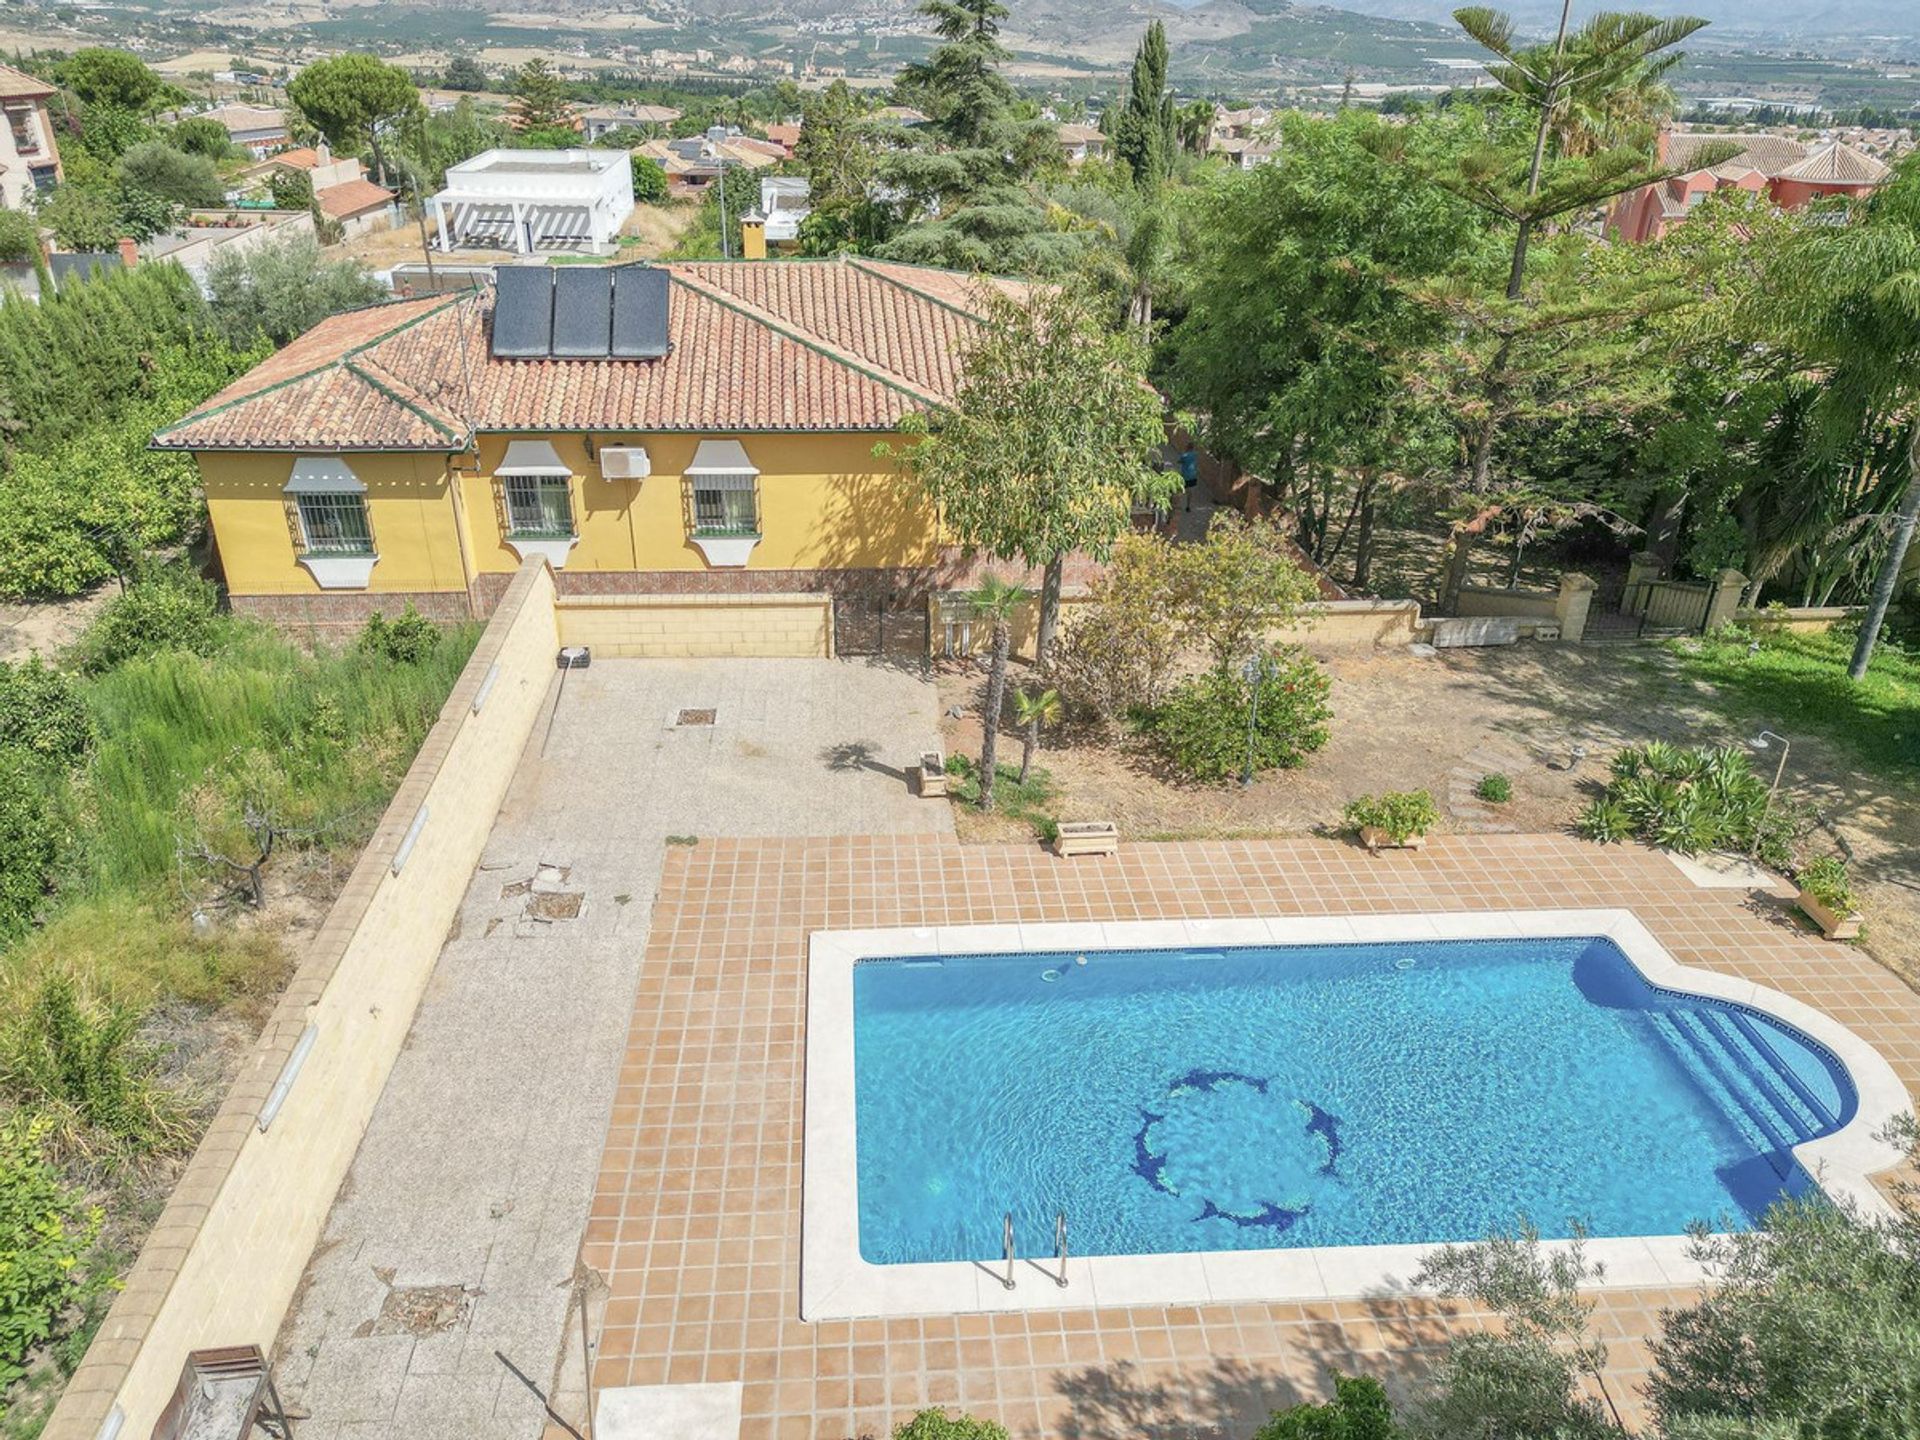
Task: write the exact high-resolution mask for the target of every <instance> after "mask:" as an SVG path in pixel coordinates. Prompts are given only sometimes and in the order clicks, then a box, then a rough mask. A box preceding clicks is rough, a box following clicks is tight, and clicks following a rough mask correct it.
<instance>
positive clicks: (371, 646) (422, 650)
mask: <svg viewBox="0 0 1920 1440" xmlns="http://www.w3.org/2000/svg"><path fill="white" fill-rule="evenodd" d="M358 643H359V648H360V649H361V650H362V651H364V652H366V653H367V654H369V655H382V656H385V657H386V658H387V659H389V660H392V661H394V662H396V663H398V664H401V665H418V664H419V663H420V662H421V661H422V660H425V659H426V658H427V657H428V656H430V655H432V654H433V650H434V647H435V646H436V645H438V644H439V643H440V627H439V626H437V625H435V624H434V623H433V622H432V621H431V620H429V619H427V617H426V616H424V615H422V614H421V613H420V612H419V611H418V610H416V609H414V608H413V602H412V601H411V600H409V601H408V602H407V608H406V609H405V610H403V611H402V612H401V613H400V617H399V619H397V620H389V619H387V617H386V616H385V615H382V614H381V613H380V612H379V611H377V610H376V611H375V612H374V613H373V614H372V615H370V616H368V617H367V623H366V625H365V626H364V627H363V628H362V629H361V631H360V639H359V642H358Z"/></svg>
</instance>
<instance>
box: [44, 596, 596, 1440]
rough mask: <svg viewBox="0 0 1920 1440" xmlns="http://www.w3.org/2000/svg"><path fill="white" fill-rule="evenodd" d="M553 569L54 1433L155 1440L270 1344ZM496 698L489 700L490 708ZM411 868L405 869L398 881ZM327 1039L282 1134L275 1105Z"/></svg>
mask: <svg viewBox="0 0 1920 1440" xmlns="http://www.w3.org/2000/svg"><path fill="white" fill-rule="evenodd" d="M553 602H554V589H553V574H552V571H550V570H549V569H548V568H547V564H546V562H545V561H544V560H532V561H529V562H528V563H527V564H526V565H523V566H522V567H521V569H520V571H519V573H518V574H517V575H516V576H515V577H514V579H513V583H512V584H511V586H509V588H508V590H507V593H506V595H505V597H504V598H503V599H502V602H501V604H500V607H499V608H498V609H497V610H496V611H495V612H494V615H493V619H492V621H491V622H490V623H489V624H488V626H487V629H486V632H485V633H484V634H483V635H482V636H481V638H480V643H479V646H478V647H477V648H476V649H475V651H474V653H473V658H472V659H471V660H470V661H469V662H468V663H467V667H466V669H465V670H463V671H462V672H461V674H460V678H459V680H458V681H457V682H455V684H454V687H453V693H452V694H451V695H450V696H449V697H448V699H447V703H446V705H445V706H444V707H443V708H442V709H441V711H440V719H439V721H438V722H437V723H436V724H435V725H434V727H433V729H432V730H431V731H430V732H428V735H427V738H426V740H425V742H424V743H423V744H422V745H421V747H420V753H419V754H418V755H417V756H415V757H414V761H413V764H412V766H411V767H410V768H409V769H408V771H407V774H406V777H405V778H404V779H403V780H402V781H401V783H400V788H399V790H398V791H397V792H396V793H395V795H394V797H393V802H392V803H391V804H390V805H389V806H388V807H387V810H386V813H385V814H384V815H383V816H382V817H381V819H380V823H379V826H378V827H377V828H376V829H375V831H374V834H373V838H372V839H371V840H370V841H369V842H368V843H367V847H366V849H365V850H364V851H363V852H362V854H361V856H360V860H359V863H358V864H356V865H355V866H354V869H353V874H352V876H351V877H350V878H349V879H348V881H347V883H346V886H345V888H344V889H343V890H342V891H341V892H340V896H339V898H338V899H337V900H336V901H335V902H334V904H333V908H332V909H331V910H330V911H329V912H328V913H327V918H326V921H325V922H324V923H323V924H322V925H321V927H320V930H319V932H318V934H316V935H315V936H314V939H313V941H312V943H311V945H310V946H309V947H308V949H307V953H306V955H305V957H304V958H303V959H302V961H301V964H300V968H299V969H298V971H297V972H296V973H295V975H294V977H293V980H292V982H291V983H290V984H289V985H288V987H287V990H286V993H285V994H284V995H283V996H282V997H281V999H280V1002H279V1004H278V1005H277V1006H276V1007H275V1010H274V1013H273V1017H272V1019H271V1020H269V1022H268V1023H267V1026H266V1029H265V1030H264V1031H263V1033H262V1034H261V1036H260V1038H259V1040H258V1041H256V1042H255V1044H254V1047H253V1051H252V1053H251V1054H249V1055H248V1056H247V1058H246V1060H245V1061H244V1062H243V1063H242V1065H241V1067H240V1071H239V1074H238V1075H237V1076H236V1077H235V1079H234V1081H233V1085H232V1088H231V1089H229V1090H228V1092H227V1095H226V1098H225V1099H224V1100H223V1101H222V1103H221V1105H220V1109H219V1111H218V1113H217V1114H216V1115H215V1116H214V1119H213V1123H212V1125H211V1126H209V1127H208V1130H207V1133H206V1136H205V1138H204V1139H202V1140H201V1142H200V1147H199V1149H197V1150H196V1151H195V1152H194V1155H193V1159H192V1160H191V1161H190V1162H189V1163H188V1165H187V1168H186V1171H185V1173H184V1174H183V1175H182V1176H181V1179H180V1183H179V1185H178V1186H177V1187H176V1188H175V1190H174V1192H173V1195H172V1197H171V1198H170V1199H169V1200H168V1202H167V1207H166V1209H165V1211H164V1212H163V1213H162V1214H161V1216H160V1220H159V1223H158V1224H156V1225H155V1226H154V1228H153V1231H152V1233H151V1234H150V1235H149V1236H148V1237H147V1242H146V1244H145V1246H144V1247H142V1249H141V1251H140V1255H139V1257H138V1258H137V1259H136V1260H135V1261H134V1265H133V1269H132V1270H131V1271H130V1272H129V1274H128V1276H127V1280H126V1287H125V1289H124V1290H123V1291H122V1292H121V1294H120V1296H119V1298H118V1299H117V1300H116V1301H115V1302H114V1306H113V1309H112V1311H111V1312H110V1313H109V1314H108V1316H107V1319H106V1323H105V1324H103V1325H102V1326H101V1328H100V1332H99V1334H98V1335H97V1336H96V1337H95V1338H94V1341H93V1344H92V1346H91V1347H90V1348H89V1349H88V1351H87V1355H86V1359H85V1360H84V1361H82V1363H81V1365H80V1368H79V1370H78V1371H77V1372H75V1374H74V1377H73V1379H72V1381H71V1382H70V1383H69V1384H68V1386H67V1390H66V1394H65V1395H64V1396H63V1397H62V1398H61V1401H60V1404H59V1406H58V1408H57V1409H56V1410H55V1411H54V1413H53V1416H52V1418H51V1420H50V1421H49V1422H48V1424H47V1428H46V1430H45V1432H44V1434H45V1440H96V1437H97V1436H98V1435H99V1434H100V1432H101V1428H102V1426H103V1425H104V1424H105V1423H106V1422H107V1420H108V1418H109V1416H110V1414H111V1413H112V1412H113V1411H114V1410H115V1409H118V1410H119V1411H120V1412H121V1414H122V1416H123V1417H124V1423H123V1424H122V1426H121V1428H120V1433H121V1435H123V1436H124V1437H126V1440H144V1437H146V1436H147V1435H149V1434H151V1433H152V1430H153V1426H154V1423H155V1421H156V1420H157V1419H158V1418H159V1416H160V1412H161V1410H162V1408H163V1407H164V1406H165V1405H166V1403H167V1401H168V1400H169V1399H170V1398H171V1397H172V1394H173V1391H174V1387H175V1385H176V1384H177V1383H178V1381H179V1378H180V1367H181V1365H182V1363H183V1362H184V1361H185V1359H186V1357H187V1353H188V1352H189V1351H191V1350H195V1349H199V1348H202V1347H207V1346H215V1345H245V1344H256V1345H258V1346H260V1347H261V1349H262V1350H270V1349H271V1347H272V1345H273V1340H274V1336H275V1334H276V1332H277V1331H278V1330H279V1328H280V1322H281V1319H282V1317H283V1316H284V1315H285V1313H286V1310H287V1307H288V1305H289V1304H290V1303H291V1302H292V1300H293V1296H294V1292H295V1289H296V1288H297V1287H298V1285H299V1283H300V1277H301V1275H302V1274H303V1273H304V1271H305V1269H306V1265H307V1261H308V1259H309V1257H310V1256H311V1255H312V1253H313V1247H314V1245H315V1244H316V1243H317V1242H318V1240H319V1238H320V1235H321V1231H322V1227H323V1226H324V1224H325V1222H326V1217H327V1212H328V1209H329V1208H330V1207H331V1205H332V1203H333V1199H334V1195H335V1193H336V1192H337V1191H338V1190H339V1188H340V1183H341V1181H342V1179H344V1178H345V1176H346V1173H347V1168H348V1166H349V1165H350V1164H351V1162H352V1160H353V1156H354V1152H355V1151H356V1150H357V1149H358V1147H359V1144H360V1138H361V1135H362V1134H363V1132H364V1131H365V1129H366V1126H367V1122H368V1120H369V1119H370V1118H371V1116H372V1114H373V1108H374V1104H375V1102H376V1101H378V1099H379V1098H380V1092H381V1090H382V1088H383V1087H384V1086H385V1084H386V1080H387V1074H388V1072H389V1070H390V1069H391V1068H392V1066H393V1062H394V1059H395V1058H396V1057H397V1056H398V1055H399V1053H400V1047H401V1045H402V1044H403V1043H404V1041H405V1040H406V1036H407V1031H408V1029H409V1028H410V1026H411V1025H412V1023H413V1015H414V1010H415V1008H416V1007H417V1005H418V1004H419V1000H420V996H421V993H422V992H423V990H424V989H425V987H426V983H427V978H428V976H429V975H430V974H431V973H432V971H433V966H434V962H435V961H436V960H437V959H438V958H439V954H440V949H441V946H442V945H443V944H444V942H445V940H446V935H447V929H448V927H449V926H450V925H451V924H452V923H453V919H454V916H455V915H456V914H457V913H458V911H459V906H460V900H461V897H462V896H463V895H464V894H465V892H466V888H467V884H468V880H469V878H470V877H471V875H472V872H473V867H474V865H475V864H476V863H477V862H478V860H479V858H480V853H481V849H482V847H483V846H484V845H485V843H486V839H487V835H488V832H489V831H490V830H491V829H492V828H493V821H494V816H495V814H496V813H497V812H498V810H499V808H500V805H501V802H502V800H503V799H504V798H505V795H506V792H507V786H508V783H509V781H510V780H511V779H512V776H513V772H514V768H515V766H516V765H517V764H518V763H519V759H520V754H521V751H522V749H523V748H524V747H525V745H526V741H527V737H528V736H529V735H530V734H531V733H532V731H533V727H534V724H535V721H536V720H537V718H538V716H539V714H540V712H541V710H542V708H543V707H544V703H545V701H546V697H547V694H548V690H549V686H550V684H551V681H552V677H553V675H554V649H555V645H556V641H557V638H558V636H557V633H556V626H555V619H554V603H553ZM476 704H478V707H479V708H478V709H477V711H476V708H475V706H476ZM396 872H397V873H396ZM309 1027H312V1028H313V1031H314V1039H313V1041H312V1044H311V1047H310V1048H309V1049H308V1051H307V1053H306V1054H305V1057H304V1059H303V1060H302V1061H301V1063H300V1068H299V1069H298V1072H297V1074H296V1075H295V1076H294V1078H293V1081H292V1084H291V1086H290V1087H289V1088H288V1089H287V1090H286V1093H285V1096H284V1100H283V1102H282V1104H281V1105H280V1108H279V1111H278V1113H277V1114H276V1115H275V1116H274V1117H273V1119H272V1123H271V1125H270V1126H269V1128H268V1129H266V1130H264V1131H262V1130H261V1129H260V1127H259V1123H258V1121H259V1116H260V1114H261V1110H262V1107H263V1106H264V1105H265V1104H266V1103H267V1102H268V1099H269V1095H270V1093H271V1092H273V1090H274V1088H275V1084H276V1081H278V1080H280V1078H281V1077H282V1075H283V1073H284V1072H285V1071H286V1070H287V1068H288V1063H289V1061H290V1059H292V1057H294V1055H295V1053H296V1047H297V1046H299V1044H300V1041H301V1037H302V1035H303V1033H305V1032H306V1031H307V1030H308V1028H309Z"/></svg>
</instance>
